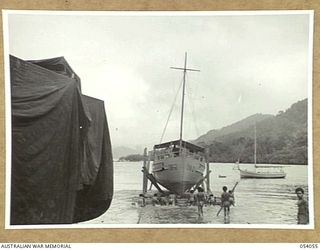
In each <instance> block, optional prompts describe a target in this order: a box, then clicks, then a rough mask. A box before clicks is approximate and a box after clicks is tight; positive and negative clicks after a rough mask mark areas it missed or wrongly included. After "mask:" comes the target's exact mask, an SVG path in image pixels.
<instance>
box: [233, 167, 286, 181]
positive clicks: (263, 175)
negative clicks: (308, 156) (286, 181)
mask: <svg viewBox="0 0 320 250" xmlns="http://www.w3.org/2000/svg"><path fill="white" fill-rule="evenodd" d="M239 171H240V177H241V178H243V179H245V178H247V179H248V178H253V179H282V178H285V177H286V173H284V172H253V171H247V170H241V169H239Z"/></svg>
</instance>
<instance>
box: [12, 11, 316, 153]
mask: <svg viewBox="0 0 320 250" xmlns="http://www.w3.org/2000/svg"><path fill="white" fill-rule="evenodd" d="M237 13H238V14H237V15H221V13H220V15H218V16H216V15H213V14H214V12H212V14H211V15H208V13H207V15H203V14H197V15H193V16H190V15H189V14H188V13H185V15H180V16H177V15H174V13H173V12H171V14H170V16H169V14H166V15H152V14H150V13H149V15H131V16H128V15H126V14H123V13H122V15H116V16H115V15H113V16H110V15H108V14H107V13H105V14H104V15H102V14H100V15H79V14H78V15H72V16H70V15H52V14H51V15H40V14H33V15H22V14H10V15H9V19H8V20H9V52H10V54H12V55H14V56H16V57H19V58H21V59H24V60H33V59H46V58H52V57H58V56H64V57H65V58H66V60H67V61H68V63H69V64H70V66H71V67H72V68H73V70H74V71H75V72H76V73H77V74H78V75H79V77H80V78H81V81H82V91H83V93H84V94H86V95H90V96H93V97H95V98H99V99H102V100H104V101H105V107H106V112H107V118H108V122H109V129H110V134H111V140H112V144H113V146H114V147H117V146H129V147H132V148H135V147H140V146H141V147H144V146H148V147H150V146H152V145H153V144H156V143H159V142H160V138H161V134H162V131H163V129H164V127H165V123H166V120H167V118H168V115H169V111H170V109H171V106H172V105H173V101H174V98H175V96H176V93H177V90H178V89H179V86H180V83H181V81H182V72H180V71H177V70H172V69H170V67H172V66H173V67H182V66H183V63H184V54H185V52H187V53H188V67H190V68H195V69H199V70H200V71H201V72H189V73H188V75H187V87H186V91H187V93H186V107H185V108H186V112H185V124H184V127H185V128H184V136H183V137H184V139H186V140H190V139H195V138H197V137H198V136H200V135H202V134H204V133H206V132H208V131H209V130H211V129H220V128H222V127H224V126H227V125H230V124H232V123H234V122H237V121H239V120H241V119H244V118H246V117H248V116H250V115H253V114H255V113H264V114H277V113H278V111H280V110H285V109H287V108H289V107H290V105H291V104H293V103H295V102H297V101H299V100H302V99H304V98H306V97H307V96H308V63H309V56H310V54H309V50H310V48H309V32H310V30H309V28H310V27H309V22H310V20H309V15H308V14H306V12H301V13H299V14H294V15H292V14H291V15H289V14H279V13H278V14H273V15H265V14H264V15H261V13H260V14H259V12H256V15H239V13H241V12H237ZM274 13H276V12H274ZM180 102H181V94H179V96H178V97H177V100H176V103H175V107H174V109H173V113H172V116H171V119H170V121H169V124H168V127H167V130H166V134H165V137H164V139H163V141H166V140H172V139H178V137H179V122H180V114H179V112H180Z"/></svg>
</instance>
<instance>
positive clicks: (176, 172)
mask: <svg viewBox="0 0 320 250" xmlns="http://www.w3.org/2000/svg"><path fill="white" fill-rule="evenodd" d="M204 169H205V166H204V164H201V162H200V161H199V160H197V159H194V158H192V157H183V156H179V157H174V158H167V159H164V160H162V161H160V162H155V163H154V165H153V175H154V177H155V179H156V180H157V182H158V183H159V184H161V185H162V186H163V187H165V188H166V189H168V190H169V191H171V192H173V193H176V194H183V193H184V192H185V191H186V190H188V189H190V188H191V187H192V186H194V185H195V184H197V183H198V182H199V181H200V180H201V179H202V178H203V172H204Z"/></svg>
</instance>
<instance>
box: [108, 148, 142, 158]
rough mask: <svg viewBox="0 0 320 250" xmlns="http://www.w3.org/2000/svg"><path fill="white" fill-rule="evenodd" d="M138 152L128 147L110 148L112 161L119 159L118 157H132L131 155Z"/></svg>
mask: <svg viewBox="0 0 320 250" xmlns="http://www.w3.org/2000/svg"><path fill="white" fill-rule="evenodd" d="M138 153H140V152H137V150H136V149H132V148H129V147H115V148H112V154H113V158H114V159H119V158H120V157H123V156H127V155H132V154H138Z"/></svg>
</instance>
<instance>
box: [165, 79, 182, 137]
mask: <svg viewBox="0 0 320 250" xmlns="http://www.w3.org/2000/svg"><path fill="white" fill-rule="evenodd" d="M182 84H183V80H181V83H180V86H179V88H178V91H177V93H176V96H175V97H174V101H173V103H172V106H171V109H170V112H169V115H168V119H167V122H166V125H165V126H164V129H163V132H162V135H161V139H160V143H161V142H162V139H163V136H164V134H165V132H166V129H167V126H168V123H169V120H170V117H171V114H172V111H173V108H174V105H175V103H176V100H177V96H178V94H179V92H180V89H181V86H182Z"/></svg>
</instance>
